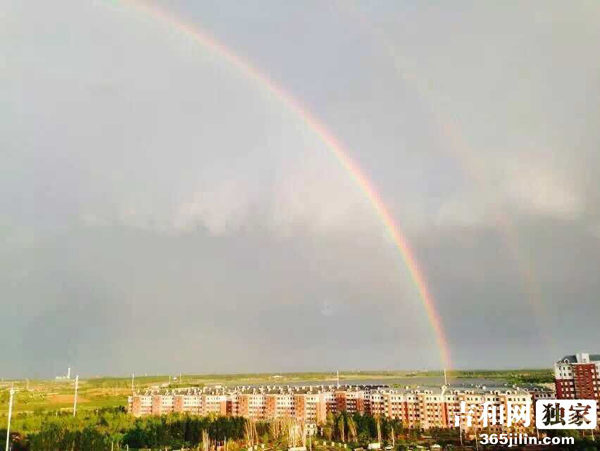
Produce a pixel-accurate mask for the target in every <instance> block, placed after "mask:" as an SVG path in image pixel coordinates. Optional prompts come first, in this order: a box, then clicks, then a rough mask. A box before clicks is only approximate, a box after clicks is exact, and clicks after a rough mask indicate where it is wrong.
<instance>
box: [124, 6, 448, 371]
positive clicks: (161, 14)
mask: <svg viewBox="0 0 600 451" xmlns="http://www.w3.org/2000/svg"><path fill="white" fill-rule="evenodd" d="M122 3H124V4H128V5H131V6H132V7H134V8H135V9H136V10H137V11H140V12H143V13H145V14H147V15H149V16H152V17H154V18H156V19H158V20H160V21H162V22H165V23H167V24H168V25H169V26H172V27H174V28H176V29H177V30H179V31H180V32H182V33H184V34H186V35H187V36H189V37H190V38H192V39H194V40H195V41H196V42H198V43H199V44H201V45H202V46H203V47H205V48H207V49H209V50H211V51H212V52H214V53H216V54H217V55H219V56H220V57H221V58H223V59H224V60H226V61H227V62H228V63H230V64H231V65H232V66H234V67H236V68H237V69H238V70H240V71H241V72H242V73H244V74H245V75H246V76H248V77H249V78H251V79H253V80H255V81H256V82H258V83H260V84H261V85H263V86H265V87H266V88H267V89H268V90H269V91H270V92H271V93H273V94H274V95H275V96H276V97H277V98H278V99H279V100H280V101H281V102H283V103H284V104H285V105H286V106H287V107H288V108H290V109H291V110H292V111H293V112H294V113H295V114H296V115H298V116H299V117H300V118H301V119H302V120H303V122H304V123H305V124H306V125H307V127H308V128H309V129H311V130H312V131H313V132H314V133H316V134H317V135H318V136H319V137H320V139H321V140H322V141H323V142H324V143H325V144H326V145H327V148H328V149H330V151H331V152H332V154H333V155H335V157H336V158H337V160H338V161H339V162H340V164H341V165H342V166H343V167H344V168H345V169H346V171H347V172H348V173H349V174H350V176H351V177H352V178H353V179H354V181H355V182H356V183H357V184H358V186H360V188H361V191H362V192H363V194H364V195H365V196H366V198H367V199H368V200H369V202H370V204H371V205H372V206H373V208H374V210H375V212H376V213H377V215H378V216H379V218H380V220H381V222H382V223H383V224H384V226H385V229H386V231H387V233H388V234H389V236H390V237H391V239H392V241H393V242H394V245H395V247H396V248H397V249H398V251H399V252H400V254H401V256H402V259H403V260H404V263H405V265H406V267H407V269H408V272H409V274H410V276H411V278H412V280H413V282H414V284H415V287H416V289H417V291H418V293H419V296H420V298H421V301H422V303H423V306H424V308H425V311H426V313H427V317H428V319H429V322H430V324H431V327H432V329H433V331H434V334H435V340H436V344H437V347H438V350H439V353H440V359H441V363H442V365H443V367H444V369H449V368H451V360H450V350H449V347H448V344H447V340H446V336H445V332H444V328H443V326H442V322H441V319H440V316H439V314H438V312H437V310H436V308H435V303H434V300H433V297H432V295H431V293H430V291H429V289H428V288H427V284H426V283H425V278H424V276H423V274H422V272H421V270H420V268H419V266H418V264H417V261H416V259H415V257H414V253H413V251H412V250H411V248H410V246H409V243H408V241H407V239H406V237H405V236H404V234H403V233H402V231H401V229H400V227H399V226H398V224H397V223H396V221H394V218H393V217H392V215H391V214H390V212H389V211H388V209H387V207H386V206H385V204H384V202H383V200H382V199H381V196H380V195H379V194H378V192H377V190H376V189H375V187H374V186H373V184H372V183H371V182H370V181H369V179H368V178H367V177H366V175H365V174H364V172H363V171H362V170H361V169H360V167H359V166H358V165H357V164H356V162H355V161H354V160H353V159H352V158H351V157H350V155H349V153H348V151H347V150H346V149H345V148H344V146H343V145H342V144H341V143H340V142H339V140H338V139H337V138H336V137H335V136H333V135H332V134H331V133H330V132H329V130H327V128H326V127H325V126H324V125H323V124H322V123H321V122H320V121H319V120H318V119H317V118H315V117H314V116H313V115H312V114H311V113H310V112H309V111H308V109H307V108H305V107H304V106H303V105H302V104H301V103H300V101H299V100H297V99H296V98H295V97H293V96H292V95H291V94H290V93H288V92H287V91H285V90H284V89H283V88H282V87H281V86H280V85H278V84H277V83H276V82H274V81H273V80H271V79H270V78H269V77H268V76H267V75H266V74H264V73H263V72H261V71H260V70H258V69H257V68H256V67H254V66H253V65H252V64H250V63H249V62H247V61H245V60H244V59H242V58H241V57H240V56H239V55H236V54H235V53H234V52H233V51H232V50H230V49H229V48H228V47H226V46H225V45H223V44H222V43H220V42H218V41H217V40H215V39H214V38H213V37H212V36H210V35H209V34H207V33H206V32H204V31H201V30H200V29H199V28H198V27H197V26H196V25H194V26H191V25H188V24H186V23H184V22H182V21H181V20H180V19H179V18H176V17H174V16H172V15H171V14H169V13H167V12H166V11H164V10H162V9H159V8H158V7H156V6H153V5H152V6H151V5H148V4H147V3H144V2H141V1H138V0H123V1H122Z"/></svg>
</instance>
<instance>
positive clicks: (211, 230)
mask: <svg viewBox="0 0 600 451" xmlns="http://www.w3.org/2000/svg"><path fill="white" fill-rule="evenodd" d="M159 11H160V13H159ZM167 17H168V19H166V18H167ZM599 20H600V7H599V6H598V3H597V2H595V1H592V0H590V1H572V2H562V1H530V2H491V1H483V2H482V1H472V2H471V1H462V0H459V1H456V2H451V3H449V2H448V3H444V2H441V4H439V3H438V2H413V1H392V0H381V1H379V2H360V1H358V0H326V1H322V0H319V1H312V0H305V1H302V2H281V1H278V0H265V1H262V2H245V1H232V0H218V1H206V2H194V1H190V0H187V1H184V0H176V1H142V0H140V1H131V0H122V1H109V0H84V1H82V0H58V1H53V2H32V1H22V0H20V1H17V0H0V86H2V89H0V208H1V214H0V309H1V311H2V315H1V319H2V325H1V326H0V343H1V345H0V352H1V355H2V357H1V360H0V361H1V365H0V373H1V374H0V375H1V376H2V377H51V376H54V375H56V374H62V373H64V371H65V368H66V367H67V366H71V367H73V368H74V371H76V372H77V373H78V374H81V375H96V374H103V375H105V374H114V375H118V374H130V373H132V372H135V373H136V374H143V373H162V374H165V373H172V374H177V373H179V372H184V373H211V372H212V373H214V372H259V371H264V372H284V371H334V370H336V369H340V370H344V369H439V368H441V366H442V363H441V360H440V352H439V349H438V345H437V344H436V335H435V333H434V329H433V328H432V325H431V321H430V319H429V317H428V315H427V312H426V310H425V308H424V305H423V301H422V297H421V295H420V293H419V291H418V289H417V287H416V286H415V283H414V280H413V277H411V274H410V272H409V270H408V269H407V265H406V263H405V260H404V259H403V258H402V255H400V253H399V252H398V249H397V248H396V247H395V244H394V242H393V240H392V239H391V237H390V234H389V231H388V230H387V228H386V226H385V224H384V223H383V222H382V220H381V218H380V217H379V216H378V214H377V211H376V210H375V208H374V206H373V202H372V200H371V199H369V198H368V196H366V195H365V192H364V190H363V189H362V188H361V186H360V185H359V184H358V183H357V182H356V180H355V179H354V177H353V175H352V173H350V172H349V171H348V170H347V169H346V168H344V166H343V165H342V164H340V161H339V160H338V159H337V158H336V157H335V155H334V153H333V152H332V149H331V146H330V145H329V144H328V143H327V141H326V140H325V139H324V138H323V133H319V130H316V129H315V128H314V127H311V126H310V123H307V122H306V117H305V116H306V115H308V116H310V117H312V118H313V119H314V120H316V121H318V122H319V123H320V124H322V126H323V129H324V130H326V132H327V133H328V134H329V135H331V136H334V137H335V138H336V139H337V141H338V142H339V143H341V146H342V147H343V149H344V151H345V152H346V155H347V157H348V158H350V159H351V160H352V161H353V162H354V163H355V164H356V165H357V167H359V168H360V170H361V171H362V173H363V174H364V175H365V176H366V178H367V179H368V180H369V183H370V185H371V187H372V188H373V189H374V190H375V191H376V193H377V195H378V196H379V198H380V199H381V200H382V202H383V203H384V204H385V207H386V208H387V209H388V211H389V213H390V216H391V217H392V218H393V219H394V221H395V222H396V223H397V225H398V226H399V229H400V231H401V233H402V234H403V235H404V236H405V237H406V239H407V242H408V243H409V245H410V248H411V249H412V251H413V254H414V255H413V256H414V258H415V260H416V261H417V263H418V266H419V268H420V271H421V275H422V277H423V279H424V280H425V281H426V285H427V287H428V289H429V292H430V293H431V296H432V298H433V301H434V304H435V309H436V311H437V314H438V315H439V317H440V320H441V324H442V326H443V329H444V332H445V335H446V342H447V347H448V349H449V351H450V353H451V364H452V367H453V368H457V369H458V368H463V369H472V368H490V369H491V368H524V367H529V368H531V367H549V366H551V365H552V363H553V362H554V361H555V360H558V359H559V358H560V357H562V356H563V355H565V354H573V353H575V352H579V351H589V352H600V328H599V327H598V318H600V302H599V300H600V278H598V268H599V266H600V195H599V193H600V181H599V180H600V177H599V176H600V152H599V146H600V127H598V123H599V121H600V59H599V58H598V57H597V54H598V45H597V43H598V42H600V28H599V27H598V26H597V24H598V21H599ZM178 24H179V25H178ZM185 30H188V31H187V32H186V31H185ZM190 30H195V32H200V33H203V34H204V36H210V37H211V39H212V40H213V41H211V42H214V43H218V46H215V45H207V41H206V40H204V41H201V40H198V39H195V38H194V37H193V36H192V34H193V33H190V32H189V31H190ZM223 49H228V50H227V52H229V53H224V51H223ZM232 55H234V59H235V61H232V58H231V57H232ZM258 73H260V74H261V75H260V76H257V74H258ZM267 80H269V83H270V84H269V83H267V82H266V81H267ZM275 85H276V86H278V88H277V89H275V90H274V89H273V86H275ZM282 92H285V93H286V94H285V96H284V95H281V94H282ZM290 99H294V100H293V102H296V103H294V104H291V103H290V102H291V101H290ZM294 105H301V106H302V108H303V109H304V110H303V111H298V109H297V108H295V107H294Z"/></svg>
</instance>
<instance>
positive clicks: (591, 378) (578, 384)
mask: <svg viewBox="0 0 600 451" xmlns="http://www.w3.org/2000/svg"><path fill="white" fill-rule="evenodd" d="M554 384H555V386H556V397H557V398H558V399H595V400H596V401H600V354H588V353H587V352H580V353H577V354H575V355H566V356H564V357H563V358H562V359H560V360H559V361H558V362H556V363H555V364H554ZM597 413H598V424H599V425H600V409H598V411H597Z"/></svg>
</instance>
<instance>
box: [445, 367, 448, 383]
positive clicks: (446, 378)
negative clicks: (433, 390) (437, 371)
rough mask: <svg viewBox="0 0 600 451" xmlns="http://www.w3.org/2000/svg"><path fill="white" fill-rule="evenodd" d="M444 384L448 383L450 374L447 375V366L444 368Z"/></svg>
mask: <svg viewBox="0 0 600 451" xmlns="http://www.w3.org/2000/svg"><path fill="white" fill-rule="evenodd" d="M444 385H448V376H447V375H446V368H444Z"/></svg>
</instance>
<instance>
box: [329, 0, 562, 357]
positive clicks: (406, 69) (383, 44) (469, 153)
mask: <svg viewBox="0 0 600 451" xmlns="http://www.w3.org/2000/svg"><path fill="white" fill-rule="evenodd" d="M335 4H336V6H338V8H339V7H342V6H343V8H342V9H343V10H344V12H346V13H348V14H350V15H351V16H352V17H353V18H354V19H356V21H357V23H358V24H359V25H360V26H361V27H362V28H363V29H364V30H366V31H367V33H369V34H370V35H372V36H373V37H374V38H375V39H376V40H377V44H379V47H380V48H383V50H384V51H385V52H386V54H387V55H388V57H389V58H390V60H391V61H392V64H393V66H394V69H395V71H396V73H397V74H398V75H399V76H400V77H401V78H402V79H403V80H404V81H405V82H406V83H407V84H410V85H411V87H412V88H413V89H414V90H415V91H416V92H417V93H418V94H419V96H420V98H422V99H425V100H426V101H427V103H428V105H430V108H429V109H428V112H429V114H430V115H431V116H432V117H433V123H434V124H436V125H437V127H438V128H439V130H440V132H441V133H442V135H443V136H444V137H445V138H446V140H447V141H448V142H449V143H450V146H449V147H448V150H449V152H450V154H451V156H452V157H453V158H455V159H456V160H457V161H459V162H460V164H461V168H462V169H463V171H464V172H465V173H466V175H467V176H468V177H469V178H470V179H471V180H472V181H473V182H474V183H476V184H477V185H478V187H480V188H485V187H486V185H487V181H486V180H485V178H484V177H483V174H484V173H485V171H484V170H483V168H482V167H481V164H480V163H479V160H478V158H477V156H476V152H474V150H473V149H472V148H471V147H470V146H469V145H468V144H467V142H466V140H465V139H464V137H463V136H462V133H461V132H460V128H459V127H458V126H457V125H456V123H455V122H454V121H452V119H451V118H446V117H444V118H442V115H441V108H440V107H439V102H438V101H437V99H438V98H439V96H437V95H435V93H434V90H433V88H432V86H435V84H434V83H432V82H431V81H430V80H427V79H426V78H424V77H422V76H420V75H419V76H417V74H416V71H415V69H416V66H415V65H414V64H411V62H410V61H409V60H408V59H407V58H406V57H404V56H403V55H402V54H400V53H398V52H396V49H395V46H394V45H393V44H392V42H391V41H390V40H389V39H388V38H387V37H386V35H385V34H384V33H383V32H382V31H381V29H380V28H378V27H376V26H375V25H373V24H372V23H371V22H369V21H368V20H367V19H366V18H365V15H364V14H361V13H360V12H359V11H358V10H357V8H358V6H357V5H356V4H354V3H353V2H352V1H351V0H349V1H346V2H343V3H340V2H336V3H335ZM444 149H446V147H444ZM492 214H493V218H494V221H495V222H496V224H497V225H498V229H499V231H500V233H501V234H502V235H503V239H504V242H505V244H506V247H507V249H508V252H509V253H510V255H511V258H512V259H513V260H514V262H515V264H516V266H515V268H516V270H517V271H518V272H519V273H520V276H521V279H522V282H523V285H524V289H525V292H526V295H527V299H528V301H529V306H530V309H531V312H532V314H533V315H532V316H533V321H534V323H535V326H536V328H537V330H538V333H539V335H540V338H541V340H542V341H543V342H544V344H545V346H546V350H547V352H548V355H549V356H551V355H555V354H557V351H556V343H555V342H554V339H553V338H552V337H551V336H550V334H549V333H548V332H547V330H546V328H545V327H543V325H544V324H545V323H546V322H547V321H546V318H547V315H546V311H545V309H544V306H543V303H542V295H541V287H540V283H539V281H538V278H537V277H536V271H535V268H534V265H533V262H532V260H531V257H530V256H529V255H527V254H526V253H525V252H524V251H523V250H522V247H521V246H519V237H518V234H517V231H516V229H515V226H514V224H513V223H512V222H511V220H510V218H509V217H508V215H506V214H505V213H504V212H503V211H502V210H500V209H497V210H495V211H493V212H492Z"/></svg>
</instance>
